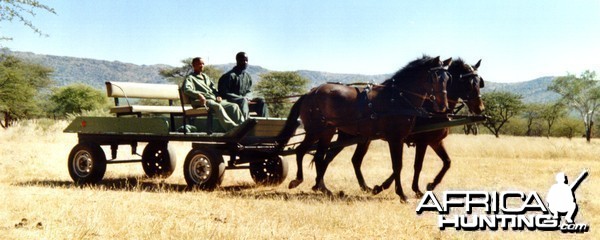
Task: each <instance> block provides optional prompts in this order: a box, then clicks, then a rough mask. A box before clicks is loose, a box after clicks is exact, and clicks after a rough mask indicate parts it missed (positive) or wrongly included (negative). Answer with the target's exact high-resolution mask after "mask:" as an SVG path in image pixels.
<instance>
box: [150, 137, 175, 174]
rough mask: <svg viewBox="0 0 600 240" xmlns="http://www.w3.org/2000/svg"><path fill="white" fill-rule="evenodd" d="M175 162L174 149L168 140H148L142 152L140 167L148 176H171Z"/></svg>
mask: <svg viewBox="0 0 600 240" xmlns="http://www.w3.org/2000/svg"><path fill="white" fill-rule="evenodd" d="M176 163H177V159H176V157H175V151H174V150H173V148H172V147H170V146H168V142H150V143H148V145H146V147H145V148H144V152H143V153H142V167H143V168H144V172H145V173H146V175H147V176H148V177H150V178H153V177H164V178H166V177H169V176H171V174H173V171H175V164H176Z"/></svg>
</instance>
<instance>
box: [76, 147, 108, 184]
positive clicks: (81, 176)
mask: <svg viewBox="0 0 600 240" xmlns="http://www.w3.org/2000/svg"><path fill="white" fill-rule="evenodd" d="M68 168H69V175H71V178H72V179H73V181H74V182H75V184H88V183H97V182H99V181H100V180H102V177H104V173H105V172H106V155H104V151H103V150H102V148H100V145H98V144H95V143H79V144H77V145H75V147H73V149H72V150H71V153H70V154H69V160H68Z"/></svg>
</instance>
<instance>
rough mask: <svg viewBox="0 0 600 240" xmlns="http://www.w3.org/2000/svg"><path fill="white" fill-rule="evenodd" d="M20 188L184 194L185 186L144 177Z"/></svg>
mask: <svg viewBox="0 0 600 240" xmlns="http://www.w3.org/2000/svg"><path fill="white" fill-rule="evenodd" d="M14 185H16V186H22V187H30V186H36V187H50V188H82V189H92V190H110V191H131V192H140V191H143V192H184V191H187V190H188V187H187V185H182V184H172V183H165V182H164V181H163V180H161V179H152V178H144V177H126V178H107V179H103V180H102V181H100V182H99V183H96V184H82V185H78V184H75V183H74V182H73V181H60V180H31V181H26V182H21V183H16V184H14Z"/></svg>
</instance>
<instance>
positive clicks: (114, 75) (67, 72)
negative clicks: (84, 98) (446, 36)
mask: <svg viewBox="0 0 600 240" xmlns="http://www.w3.org/2000/svg"><path fill="white" fill-rule="evenodd" d="M0 54H7V55H13V56H16V57H19V58H21V59H24V60H26V61H31V62H33V63H37V64H40V65H43V66H47V67H50V68H52V69H54V73H53V75H52V79H54V80H55V82H56V85H57V86H65V85H69V84H72V83H78V82H79V83H84V84H88V85H90V86H93V87H96V88H99V89H102V88H103V87H104V82H106V81H124V82H144V83H167V82H168V81H167V80H165V79H164V78H163V77H162V76H160V74H159V73H158V72H159V71H160V70H161V69H165V68H172V67H173V66H170V65H166V64H154V65H136V64H133V63H125V62H120V61H108V60H98V59H90V58H78V57H67V56H56V55H44V54H36V53H32V52H20V51H11V50H9V49H6V48H5V49H0ZM214 66H215V67H216V68H218V69H220V70H221V71H223V72H227V71H229V70H230V69H231V68H232V67H233V66H234V64H233V63H227V64H217V65H214ZM247 71H248V72H249V73H250V75H252V77H253V79H255V80H256V81H258V80H259V79H260V77H259V76H260V74H263V73H268V72H270V71H272V70H269V69H266V68H263V67H261V66H256V65H250V66H249V67H248V69H247ZM296 72H298V74H300V75H301V76H303V77H306V78H307V79H309V80H310V87H315V86H318V85H320V84H323V83H327V82H339V83H344V84H348V83H355V82H372V83H380V82H383V81H384V80H385V79H387V78H389V77H390V76H391V75H392V74H393V73H388V74H375V75H364V74H344V73H330V72H322V71H312V70H297V71H296ZM554 78H555V77H554V76H545V77H540V78H536V79H533V80H530V81H524V82H515V83H498V82H489V81H486V82H485V87H484V88H483V89H482V92H483V93H486V92H492V91H509V92H513V93H517V94H519V95H521V96H522V97H523V101H524V102H526V103H531V102H539V103H545V102H551V101H555V100H557V99H558V98H559V95H558V94H557V93H554V92H551V91H548V86H549V85H550V84H551V83H552V80H553V79H554Z"/></svg>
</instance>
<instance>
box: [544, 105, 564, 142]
mask: <svg viewBox="0 0 600 240" xmlns="http://www.w3.org/2000/svg"><path fill="white" fill-rule="evenodd" d="M566 114H567V109H566V108H565V105H564V104H562V103H561V102H556V103H547V104H543V105H542V110H541V112H540V118H541V119H542V120H544V122H545V123H546V126H547V127H548V131H547V132H546V137H547V138H550V131H551V130H552V126H553V125H554V123H555V122H556V120H558V119H560V118H562V117H564V116H565V115H566Z"/></svg>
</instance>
